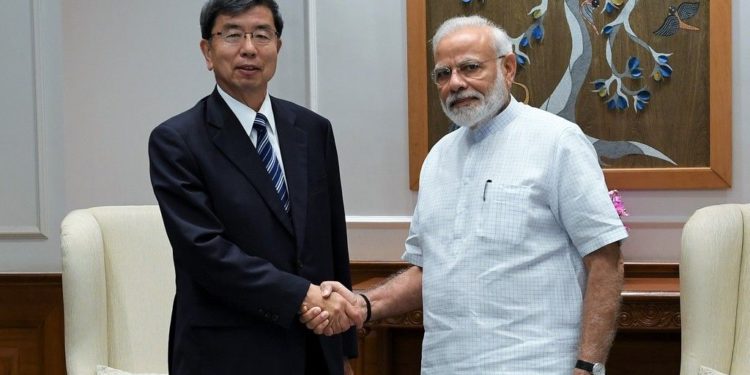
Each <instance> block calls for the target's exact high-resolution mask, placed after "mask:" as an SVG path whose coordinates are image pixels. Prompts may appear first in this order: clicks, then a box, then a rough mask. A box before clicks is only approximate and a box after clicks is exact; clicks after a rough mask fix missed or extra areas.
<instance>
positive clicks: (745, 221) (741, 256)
mask: <svg viewBox="0 0 750 375" xmlns="http://www.w3.org/2000/svg"><path fill="white" fill-rule="evenodd" d="M680 314H681V325H682V360H681V366H680V374H681V375H696V374H700V373H701V371H702V373H706V374H709V373H711V372H710V371H711V370H708V369H713V370H715V371H718V372H720V373H725V374H729V375H747V374H750V204H723V205H716V206H709V207H705V208H702V209H699V210H698V211H696V212H695V213H694V214H693V216H691V217H690V219H689V220H688V222H687V223H686V224H685V227H684V229H683V232H682V259H681V262H680ZM702 367H703V369H702Z"/></svg>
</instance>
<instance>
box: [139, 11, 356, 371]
mask: <svg viewBox="0 0 750 375" xmlns="http://www.w3.org/2000/svg"><path fill="white" fill-rule="evenodd" d="M200 19H201V32H202V40H201V42H200V47H201V50H202V52H203V55H204V57H205V60H206V65H207V67H208V69H209V70H212V71H213V72H214V75H215V78H216V82H217V86H216V88H215V90H214V91H213V93H211V94H210V95H209V96H207V97H205V98H203V99H202V100H201V101H199V102H198V104H196V105H195V106H194V107H193V108H191V109H189V110H188V111H186V112H184V113H181V114H179V115H177V116H175V117H173V118H171V119H169V120H167V121H166V122H164V123H162V124H161V125H159V126H158V127H157V128H156V129H154V131H153V132H152V134H151V138H150V140H149V157H150V170H151V182H152V185H153V188H154V192H155V195H156V198H157V200H158V202H159V207H160V209H161V213H162V216H163V218H164V224H165V226H166V229H167V234H168V236H169V240H170V242H171V244H172V248H173V251H174V264H175V271H176V287H177V288H176V289H177V292H176V295H175V300H174V305H173V310H172V322H171V329H170V337H169V373H170V374H172V375H182V374H284V375H288V374H316V375H317V374H343V373H351V368H350V367H349V365H348V358H351V357H354V356H355V355H356V353H357V349H356V336H355V331H354V329H349V330H348V331H346V332H344V333H343V334H342V335H333V336H329V337H327V336H316V335H314V334H313V333H311V332H309V331H308V330H307V329H306V328H305V327H304V326H303V325H302V324H300V323H299V322H298V320H297V317H298V313H299V312H300V311H305V310H308V309H316V310H317V309H322V310H323V311H324V312H323V314H326V316H328V318H329V319H330V322H331V324H334V325H337V326H338V327H339V328H342V327H343V328H348V327H350V326H351V324H352V323H351V322H350V321H349V320H348V319H347V317H346V309H351V308H352V306H351V305H350V303H349V301H347V300H345V299H344V298H343V297H341V296H336V298H334V299H332V300H325V299H323V298H322V297H321V295H320V288H319V287H318V285H317V284H319V283H320V282H322V281H323V280H329V279H334V280H338V281H339V282H341V283H343V284H344V285H347V286H348V287H351V280H350V274H349V256H348V253H347V242H346V225H345V217H344V206H343V198H342V192H341V182H340V177H339V166H338V159H337V154H336V146H335V143H334V138H333V131H332V128H331V124H330V122H329V121H328V120H326V119H325V118H323V117H321V116H319V115H317V114H315V113H314V112H312V111H310V110H307V109H305V108H303V107H300V106H298V105H296V104H293V103H290V102H288V101H284V100H281V99H277V98H274V97H271V96H270V95H269V94H268V82H269V81H270V80H271V78H272V77H273V75H274V73H275V71H276V60H277V56H278V52H279V49H280V48H281V39H280V37H281V31H282V27H283V22H282V19H281V15H280V14H279V10H278V5H277V4H276V2H275V1H273V0H255V1H253V0H244V1H243V0H210V1H208V2H207V3H206V5H204V7H203V10H202V12H201V18H200ZM350 313H351V311H350Z"/></svg>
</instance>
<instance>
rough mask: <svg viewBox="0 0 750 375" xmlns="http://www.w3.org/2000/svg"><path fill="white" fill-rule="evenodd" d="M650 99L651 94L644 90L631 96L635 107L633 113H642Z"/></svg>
mask: <svg viewBox="0 0 750 375" xmlns="http://www.w3.org/2000/svg"><path fill="white" fill-rule="evenodd" d="M650 99H651V92H649V91H648V90H646V89H643V90H641V91H638V92H637V93H636V94H635V95H633V103H634V106H635V111H636V112H638V111H642V110H644V109H646V105H647V104H648V101H649V100H650Z"/></svg>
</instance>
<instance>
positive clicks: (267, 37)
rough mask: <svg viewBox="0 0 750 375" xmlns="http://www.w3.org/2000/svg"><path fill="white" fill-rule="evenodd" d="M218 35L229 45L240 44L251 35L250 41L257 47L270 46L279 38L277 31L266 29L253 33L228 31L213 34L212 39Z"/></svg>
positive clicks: (256, 30)
mask: <svg viewBox="0 0 750 375" xmlns="http://www.w3.org/2000/svg"><path fill="white" fill-rule="evenodd" d="M217 35H218V36H220V37H221V39H223V40H224V41H225V42H227V44H239V43H240V42H242V41H243V40H244V39H245V38H246V37H247V35H250V40H252V41H253V44H254V45H256V46H263V45H266V44H269V43H271V42H272V41H273V39H274V38H276V37H278V33H277V32H276V31H275V30H273V29H266V28H259V29H255V31H251V32H245V31H244V30H240V29H228V30H224V31H219V32H216V33H213V34H211V37H213V36H217Z"/></svg>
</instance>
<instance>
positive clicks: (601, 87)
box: [591, 79, 609, 98]
mask: <svg viewBox="0 0 750 375" xmlns="http://www.w3.org/2000/svg"><path fill="white" fill-rule="evenodd" d="M591 84H593V85H594V90H593V92H595V93H596V94H597V95H599V97H600V98H604V97H605V96H607V94H609V87H608V85H607V80H605V79H597V80H596V81H594V82H591Z"/></svg>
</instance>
